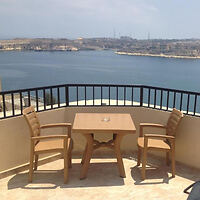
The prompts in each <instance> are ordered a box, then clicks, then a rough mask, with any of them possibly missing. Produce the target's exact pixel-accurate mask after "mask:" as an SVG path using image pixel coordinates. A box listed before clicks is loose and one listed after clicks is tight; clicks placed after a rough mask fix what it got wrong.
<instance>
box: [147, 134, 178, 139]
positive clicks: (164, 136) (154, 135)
mask: <svg viewBox="0 0 200 200" xmlns="http://www.w3.org/2000/svg"><path fill="white" fill-rule="evenodd" d="M144 137H147V138H160V139H175V137H174V136H170V135H159V134H144Z"/></svg>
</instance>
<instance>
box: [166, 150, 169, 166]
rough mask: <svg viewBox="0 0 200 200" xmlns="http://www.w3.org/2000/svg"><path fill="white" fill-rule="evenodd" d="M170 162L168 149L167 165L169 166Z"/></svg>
mask: <svg viewBox="0 0 200 200" xmlns="http://www.w3.org/2000/svg"><path fill="white" fill-rule="evenodd" d="M169 163H170V161H169V152H168V151H167V152H166V165H167V166H169Z"/></svg>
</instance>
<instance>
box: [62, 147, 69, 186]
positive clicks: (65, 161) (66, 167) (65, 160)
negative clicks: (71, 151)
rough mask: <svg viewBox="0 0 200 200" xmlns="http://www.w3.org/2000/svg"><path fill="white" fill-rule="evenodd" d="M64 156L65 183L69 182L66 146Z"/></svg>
mask: <svg viewBox="0 0 200 200" xmlns="http://www.w3.org/2000/svg"><path fill="white" fill-rule="evenodd" d="M63 158H64V183H67V181H68V152H67V150H66V148H65V149H64V154H63Z"/></svg>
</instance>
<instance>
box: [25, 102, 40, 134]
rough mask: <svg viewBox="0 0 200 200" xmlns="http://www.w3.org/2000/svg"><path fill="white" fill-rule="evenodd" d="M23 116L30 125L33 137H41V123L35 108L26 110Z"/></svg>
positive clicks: (31, 107)
mask: <svg viewBox="0 0 200 200" xmlns="http://www.w3.org/2000/svg"><path fill="white" fill-rule="evenodd" d="M23 115H24V117H25V119H26V121H27V123H28V125H29V129H30V133H31V137H34V136H39V135H40V122H39V120H38V117H37V113H36V112H35V109H34V107H33V106H30V107H28V108H25V109H24V110H23Z"/></svg>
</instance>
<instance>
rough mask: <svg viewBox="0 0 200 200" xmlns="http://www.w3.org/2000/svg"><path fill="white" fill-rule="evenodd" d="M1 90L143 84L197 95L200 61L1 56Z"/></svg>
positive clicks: (95, 54) (108, 55)
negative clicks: (71, 84)
mask: <svg viewBox="0 0 200 200" xmlns="http://www.w3.org/2000/svg"><path fill="white" fill-rule="evenodd" d="M0 78H1V79H2V87H3V90H12V89H22V88H29V87H38V86H48V85H57V84H65V83H112V84H113V83H114V84H145V85H151V86H159V87H167V88H174V89H184V90H191V91H198V92H199V91H200V60H193V59H191V60H190V59H173V58H155V57H139V56H123V55H116V54H114V52H112V51H80V52H0Z"/></svg>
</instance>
